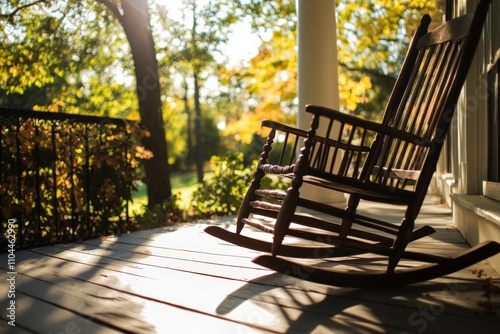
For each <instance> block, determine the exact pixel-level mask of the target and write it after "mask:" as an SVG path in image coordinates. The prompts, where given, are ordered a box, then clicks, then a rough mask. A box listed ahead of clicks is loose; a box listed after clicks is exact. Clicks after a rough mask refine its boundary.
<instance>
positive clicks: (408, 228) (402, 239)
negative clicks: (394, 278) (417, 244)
mask: <svg viewBox="0 0 500 334" xmlns="http://www.w3.org/2000/svg"><path fill="white" fill-rule="evenodd" d="M414 227H415V220H414V219H409V218H403V220H402V221H401V226H400V228H399V233H398V235H397V237H396V240H394V244H393V249H394V254H393V255H392V256H390V257H389V263H388V265H387V272H388V273H393V272H394V269H396V266H397V265H398V263H399V260H400V259H401V256H402V255H403V253H404V251H405V249H406V246H407V245H408V243H409V242H410V240H411V236H412V232H413V228H414Z"/></svg>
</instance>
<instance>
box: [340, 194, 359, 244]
mask: <svg viewBox="0 0 500 334" xmlns="http://www.w3.org/2000/svg"><path fill="white" fill-rule="evenodd" d="M359 201H360V198H359V196H357V195H354V194H353V195H350V196H349V201H348V202H347V207H346V208H345V211H347V212H353V213H354V212H356V209H357V208H358V205H359ZM351 227H352V221H351V220H347V219H342V223H341V225H340V231H339V237H341V238H346V237H347V236H348V235H349V231H350V230H351Z"/></svg>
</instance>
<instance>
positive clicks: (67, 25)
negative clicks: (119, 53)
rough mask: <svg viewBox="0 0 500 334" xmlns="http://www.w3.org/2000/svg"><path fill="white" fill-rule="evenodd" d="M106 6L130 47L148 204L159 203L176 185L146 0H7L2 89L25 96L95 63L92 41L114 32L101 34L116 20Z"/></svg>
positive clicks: (3, 14) (3, 10)
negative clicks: (143, 133)
mask: <svg viewBox="0 0 500 334" xmlns="http://www.w3.org/2000/svg"><path fill="white" fill-rule="evenodd" d="M102 5H104V6H102ZM105 8H106V9H107V10H108V11H109V12H110V13H112V14H113V16H114V17H115V18H116V19H117V22H118V23H119V24H120V25H121V27H122V28H123V31H124V32H125V36H126V39H127V41H128V43H129V46H130V52H131V55H132V62H133V67H134V75H135V79H136V95H137V102H138V109H139V114H140V117H141V120H142V123H143V125H144V126H145V127H146V128H147V131H148V132H147V134H148V135H147V136H146V137H145V138H144V142H143V144H144V146H145V147H146V149H148V150H149V151H151V152H152V153H153V158H151V159H149V160H147V161H146V163H145V172H146V180H147V185H148V202H149V203H148V205H150V206H154V205H155V204H159V203H162V202H164V201H165V200H167V199H168V198H169V197H170V196H171V186H170V177H169V176H170V175H169V173H170V171H169V165H168V154H167V144H166V134H165V129H164V125H163V117H162V101H161V92H160V89H161V88H160V80H159V74H158V63H157V60H156V49H155V44H154V40H153V35H152V29H151V25H150V14H149V7H148V2H147V1H146V0H121V1H111V0H98V1H91V0H88V1H76V0H65V1H50V0H38V1H31V2H28V1H11V2H8V3H2V5H1V7H0V10H1V14H0V18H2V26H1V28H2V31H3V32H4V38H2V43H4V45H2V46H3V47H2V49H1V50H2V51H1V53H0V59H1V60H2V61H1V64H2V65H0V66H2V68H1V69H0V79H1V80H2V89H3V90H4V91H5V92H6V93H19V94H21V93H23V92H24V90H25V89H26V88H28V87H33V86H35V87H39V88H40V87H42V86H44V85H46V84H53V83H55V82H56V79H57V78H63V77H65V74H66V73H81V72H82V68H80V67H78V66H79V65H82V64H89V63H92V60H93V59H95V58H97V55H96V54H92V52H98V51H99V50H100V49H99V48H94V47H93V46H95V45H94V44H92V42H95V43H98V44H99V43H102V39H103V38H105V37H109V36H111V35H109V34H108V35H106V34H101V32H102V31H103V29H105V27H108V26H109V24H111V22H113V21H112V16H109V15H106V13H105V12H104V10H105ZM18 40H21V41H22V43H19V42H16V41H18ZM99 45H103V44H99ZM4 46H8V47H7V48H6V47H4ZM12 46H13V47H12ZM84 60H87V61H88V62H86V61H84ZM82 66H83V65H82ZM83 68H84V67H83ZM63 86H64V85H63ZM4 87H6V88H4Z"/></svg>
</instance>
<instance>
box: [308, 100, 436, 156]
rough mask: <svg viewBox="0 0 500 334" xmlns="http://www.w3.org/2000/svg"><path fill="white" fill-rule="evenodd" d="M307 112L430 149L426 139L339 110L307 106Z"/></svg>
mask: <svg viewBox="0 0 500 334" xmlns="http://www.w3.org/2000/svg"><path fill="white" fill-rule="evenodd" d="M306 112H308V113H311V114H314V115H316V116H323V117H327V118H330V119H334V120H337V121H339V122H342V123H346V124H349V125H353V126H356V127H360V128H364V129H367V130H371V131H374V132H376V133H379V134H382V135H386V136H389V137H394V138H396V139H401V140H404V141H407V142H410V143H412V144H415V145H418V146H423V147H429V146H430V143H429V141H428V140H425V139H424V138H422V137H420V136H416V135H414V134H411V133H409V132H406V131H402V130H399V129H396V128H393V127H391V126H388V125H384V124H381V123H377V122H373V121H369V120H366V119H363V118H360V117H357V116H354V115H349V114H345V113H342V112H340V111H338V110H334V109H330V108H326V107H321V106H316V105H307V106H306Z"/></svg>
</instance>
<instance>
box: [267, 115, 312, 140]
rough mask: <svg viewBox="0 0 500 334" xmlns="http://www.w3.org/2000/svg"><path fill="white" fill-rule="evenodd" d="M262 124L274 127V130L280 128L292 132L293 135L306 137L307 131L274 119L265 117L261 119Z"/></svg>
mask: <svg viewBox="0 0 500 334" xmlns="http://www.w3.org/2000/svg"><path fill="white" fill-rule="evenodd" d="M262 126H265V127H267V128H271V129H275V130H280V131H284V132H287V133H292V134H294V135H297V136H300V137H307V131H305V130H301V129H298V128H294V127H291V126H288V125H284V124H281V123H278V122H276V121H270V120H268V119H265V120H263V121H262Z"/></svg>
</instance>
